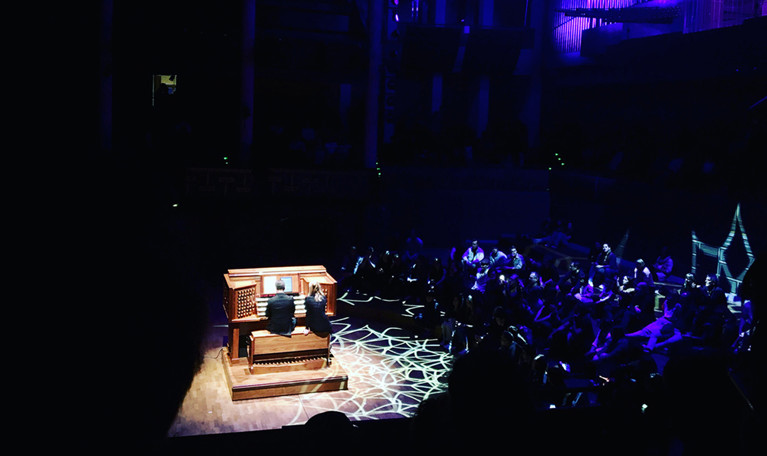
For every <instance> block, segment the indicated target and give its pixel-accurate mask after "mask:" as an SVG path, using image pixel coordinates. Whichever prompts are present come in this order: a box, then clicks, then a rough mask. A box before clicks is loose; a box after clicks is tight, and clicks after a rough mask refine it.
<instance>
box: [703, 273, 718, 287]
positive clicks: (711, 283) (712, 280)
mask: <svg viewBox="0 0 767 456" xmlns="http://www.w3.org/2000/svg"><path fill="white" fill-rule="evenodd" d="M717 282H718V279H717V278H716V274H707V275H706V288H712V287H715V286H716V284H717Z"/></svg>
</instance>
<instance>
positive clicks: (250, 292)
mask: <svg viewBox="0 0 767 456" xmlns="http://www.w3.org/2000/svg"><path fill="white" fill-rule="evenodd" d="M278 279H281V280H283V281H284V282H285V293H287V294H289V295H292V296H293V300H294V302H295V304H296V312H295V317H296V320H297V322H296V324H297V325H303V324H304V321H305V318H306V308H305V307H304V298H305V297H306V294H307V293H308V291H309V284H310V283H311V282H313V281H316V282H318V283H319V284H320V288H321V289H322V291H323V293H325V296H327V306H326V310H325V312H326V314H327V315H328V316H333V315H335V312H336V292H337V290H336V286H337V284H336V280H335V279H334V278H333V277H332V276H331V275H330V274H328V272H327V270H326V269H325V267H324V266H287V267H269V268H247V269H230V270H228V272H227V273H226V274H224V299H223V304H224V311H225V312H226V316H227V320H228V323H229V333H228V341H227V344H228V349H229V356H230V358H231V359H236V358H242V357H247V353H242V352H241V349H244V348H245V347H244V346H243V345H242V344H241V340H240V337H241V335H247V334H250V333H251V332H252V331H257V330H263V329H265V328H266V324H267V319H266V304H267V301H268V300H269V298H270V297H272V296H273V295H274V294H275V293H276V290H275V288H274V284H275V282H276V281H277V280H278Z"/></svg>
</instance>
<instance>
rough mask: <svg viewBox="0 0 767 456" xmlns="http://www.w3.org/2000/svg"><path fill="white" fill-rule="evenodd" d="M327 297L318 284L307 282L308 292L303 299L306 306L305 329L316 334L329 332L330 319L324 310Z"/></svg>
mask: <svg viewBox="0 0 767 456" xmlns="http://www.w3.org/2000/svg"><path fill="white" fill-rule="evenodd" d="M327 303H328V298H327V297H326V296H325V294H324V293H323V292H322V288H320V284H319V283H318V282H317V281H312V282H311V283H310V284H309V293H308V294H307V295H306V299H305V300H304V306H305V307H306V330H307V331H313V332H315V333H318V334H327V333H330V332H331V326H330V319H329V318H328V315H327V313H325V312H326V306H327Z"/></svg>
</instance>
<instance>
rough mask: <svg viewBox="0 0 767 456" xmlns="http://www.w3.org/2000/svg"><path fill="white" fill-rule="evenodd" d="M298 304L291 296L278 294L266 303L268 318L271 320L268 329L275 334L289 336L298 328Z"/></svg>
mask: <svg viewBox="0 0 767 456" xmlns="http://www.w3.org/2000/svg"><path fill="white" fill-rule="evenodd" d="M295 312H296V304H295V303H294V302H293V298H292V297H291V296H288V295H286V294H285V293H277V294H276V295H274V296H272V297H271V298H269V301H267V303H266V318H268V319H269V322H268V323H267V326H266V329H267V330H269V332H271V333H273V334H282V335H284V336H289V335H290V334H291V333H292V332H293V329H295V327H296V319H295V317H294V314H295Z"/></svg>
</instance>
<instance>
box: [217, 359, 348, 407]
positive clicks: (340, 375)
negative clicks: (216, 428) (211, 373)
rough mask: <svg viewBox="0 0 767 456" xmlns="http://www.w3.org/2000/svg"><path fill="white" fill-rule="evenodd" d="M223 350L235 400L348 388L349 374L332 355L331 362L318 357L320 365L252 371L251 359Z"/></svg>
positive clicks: (225, 369) (227, 374)
mask: <svg viewBox="0 0 767 456" xmlns="http://www.w3.org/2000/svg"><path fill="white" fill-rule="evenodd" d="M223 350H224V351H223V353H222V356H221V360H222V361H221V363H222V365H223V369H224V374H225V376H226V382H227V385H228V387H229V390H230V392H231V395H232V400H233V401H239V400H244V399H258V398H264V397H273V396H288V395H295V394H307V393H320V392H327V391H341V390H345V389H348V381H349V375H348V374H347V373H346V371H345V370H344V368H343V367H342V366H341V363H340V362H339V361H338V360H337V359H335V357H333V356H332V355H331V359H330V363H327V362H326V361H325V360H324V359H320V360H317V363H316V364H318V367H319V368H311V369H300V370H288V371H286V372H274V373H259V374H252V373H251V372H250V369H249V366H248V360H247V359H244V358H235V359H230V358H229V353H228V352H227V351H226V347H224V349H223Z"/></svg>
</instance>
